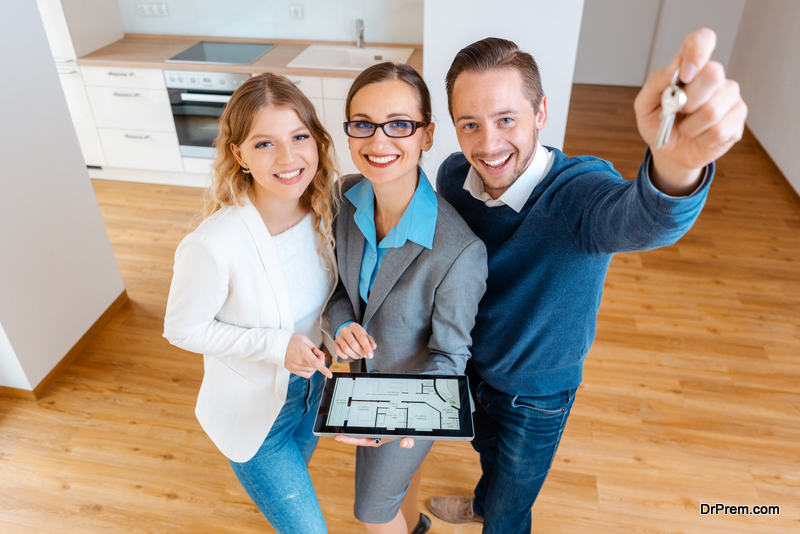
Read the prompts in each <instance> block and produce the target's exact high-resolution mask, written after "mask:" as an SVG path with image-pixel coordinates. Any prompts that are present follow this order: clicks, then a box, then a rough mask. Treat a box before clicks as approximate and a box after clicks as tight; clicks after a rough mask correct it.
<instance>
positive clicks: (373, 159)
mask: <svg viewBox="0 0 800 534" xmlns="http://www.w3.org/2000/svg"><path fill="white" fill-rule="evenodd" d="M398 157H400V156H383V157H382V158H376V157H375V156H367V159H368V160H370V161H371V162H373V163H381V164H382V163H389V162H390V161H394V160H396V159H397V158H398Z"/></svg>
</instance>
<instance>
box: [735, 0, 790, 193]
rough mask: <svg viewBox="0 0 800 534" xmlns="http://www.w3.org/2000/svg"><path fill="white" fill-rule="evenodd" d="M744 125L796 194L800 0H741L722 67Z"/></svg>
mask: <svg viewBox="0 0 800 534" xmlns="http://www.w3.org/2000/svg"><path fill="white" fill-rule="evenodd" d="M728 76H729V77H730V78H732V79H734V80H736V81H738V82H739V85H740V87H741V91H742V97H743V98H744V101H745V102H746V103H747V106H748V109H749V114H748V117H747V126H749V127H750V130H751V131H752V132H753V134H755V136H756V137H757V138H758V140H759V142H760V143H761V146H763V147H764V149H765V150H766V151H767V153H768V154H769V155H770V157H771V158H772V160H773V161H774V162H775V164H776V165H777V166H778V168H779V169H780V170H781V172H782V173H783V174H784V176H786V178H787V179H788V180H789V183H790V184H792V187H794V189H795V191H797V192H798V193H800V150H798V144H799V143H800V98H798V88H800V2H798V1H797V0H747V4H746V6H745V8H744V14H743V16H742V22H741V25H740V26H739V33H738V34H737V36H736V44H735V46H734V48H733V53H732V54H731V58H730V63H729V66H728Z"/></svg>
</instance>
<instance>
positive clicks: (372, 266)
mask: <svg viewBox="0 0 800 534" xmlns="http://www.w3.org/2000/svg"><path fill="white" fill-rule="evenodd" d="M344 196H345V198H347V200H349V201H350V202H352V204H353V206H355V207H356V213H355V215H353V220H354V222H355V223H356V226H358V229H359V230H361V233H362V234H363V235H364V253H363V256H362V258H361V272H360V274H359V277H358V293H359V295H360V296H361V300H363V301H364V302H367V300H368V299H369V294H370V292H371V291H372V285H373V284H374V283H375V277H376V276H377V275H378V270H379V269H380V268H381V264H382V263H383V259H384V258H385V257H386V253H387V252H388V251H389V249H390V248H400V247H402V246H403V245H404V244H405V243H406V241H413V242H414V243H417V244H418V245H420V246H423V247H425V248H427V249H431V248H432V247H433V235H434V233H435V232H436V217H437V215H438V213H439V204H438V202H437V200H436V193H435V192H434V191H433V187H431V184H430V181H429V180H428V177H427V176H425V172H424V171H423V170H422V169H419V184H418V185H417V190H416V191H414V195H413V196H412V197H411V202H409V204H408V207H406V211H405V212H403V216H402V217H400V221H399V222H398V223H397V224H396V225H395V227H394V228H392V229H391V230H390V231H389V233H388V234H386V237H384V238H383V239H381V242H380V243H378V238H377V235H376V230H375V191H374V190H373V189H372V183H371V182H370V181H369V180H367V179H366V178H364V179H363V180H361V181H360V182H358V183H357V184H356V185H354V186H353V187H351V188H350V189H349V190H348V191H347V192H346V193H345V194H344ZM350 322H352V321H350ZM350 322H347V323H344V324H343V325H342V326H340V327H339V329H338V330H337V331H336V335H339V330H341V329H342V328H343V327H345V326H347V325H348V324H350Z"/></svg>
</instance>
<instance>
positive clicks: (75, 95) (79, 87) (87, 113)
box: [57, 64, 106, 167]
mask: <svg viewBox="0 0 800 534" xmlns="http://www.w3.org/2000/svg"><path fill="white" fill-rule="evenodd" d="M57 70H58V78H59V80H60V81H61V89H62V90H63V91H64V96H65V97H66V99H67V107H68V108H69V114H70V116H71V117H72V124H73V126H74V127H75V133H76V134H77V135H78V143H79V144H80V147H81V153H82V154H83V160H84V162H85V163H86V165H94V166H97V167H102V166H103V165H105V164H106V157H105V153H104V152H103V145H102V143H101V142H100V135H99V133H98V132H97V125H96V124H95V121H94V114H93V113H92V107H91V105H90V104H89V97H88V96H87V94H86V88H85V87H84V85H83V78H82V76H81V71H80V69H79V68H78V67H77V66H76V65H75V64H62V65H58V68H57Z"/></svg>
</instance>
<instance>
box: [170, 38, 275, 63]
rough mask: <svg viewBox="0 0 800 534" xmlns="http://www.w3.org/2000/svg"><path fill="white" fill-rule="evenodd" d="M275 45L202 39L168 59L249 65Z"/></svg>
mask: <svg viewBox="0 0 800 534" xmlns="http://www.w3.org/2000/svg"><path fill="white" fill-rule="evenodd" d="M274 46H275V45H274V44H271V43H266V44H261V43H220V42H213V41H200V42H199V43H196V44H194V45H192V46H190V47H189V48H187V49H186V50H184V51H183V52H181V53H180V54H177V55H175V56H172V57H171V58H169V59H168V60H167V61H168V62H170V63H200V64H204V63H205V64H209V65H249V64H250V63H252V62H253V61H255V60H256V59H258V58H260V57H261V56H263V55H264V54H266V53H267V52H268V51H269V50H270V49H272V47H274Z"/></svg>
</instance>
